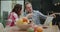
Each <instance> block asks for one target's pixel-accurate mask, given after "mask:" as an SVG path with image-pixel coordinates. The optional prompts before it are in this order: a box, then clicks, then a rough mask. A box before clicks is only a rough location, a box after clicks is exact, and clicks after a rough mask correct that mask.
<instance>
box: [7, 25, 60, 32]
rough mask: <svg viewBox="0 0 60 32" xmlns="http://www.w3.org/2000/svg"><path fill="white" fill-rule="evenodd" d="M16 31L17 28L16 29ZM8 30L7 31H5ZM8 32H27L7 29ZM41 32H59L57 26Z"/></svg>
mask: <svg viewBox="0 0 60 32" xmlns="http://www.w3.org/2000/svg"><path fill="white" fill-rule="evenodd" d="M16 29H17V28H16ZM7 30H8V29H7ZM9 30H10V31H8V32H27V31H17V30H16V31H15V30H12V29H11V28H10V29H9ZM43 32H60V31H59V29H58V26H56V25H53V26H52V27H50V26H48V28H46V29H43Z"/></svg>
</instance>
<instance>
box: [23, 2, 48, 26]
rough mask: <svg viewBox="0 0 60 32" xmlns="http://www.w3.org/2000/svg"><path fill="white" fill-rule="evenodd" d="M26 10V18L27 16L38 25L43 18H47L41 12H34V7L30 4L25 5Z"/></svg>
mask: <svg viewBox="0 0 60 32" xmlns="http://www.w3.org/2000/svg"><path fill="white" fill-rule="evenodd" d="M25 9H26V12H25V13H24V16H27V17H28V18H29V19H32V20H33V22H34V23H35V24H37V25H38V24H40V19H41V18H42V19H46V18H47V16H46V15H43V14H42V13H41V12H39V11H35V10H33V8H32V5H31V3H29V2H26V3H25Z"/></svg>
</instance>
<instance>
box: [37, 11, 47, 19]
mask: <svg viewBox="0 0 60 32" xmlns="http://www.w3.org/2000/svg"><path fill="white" fill-rule="evenodd" d="M37 12H38V14H39V17H40V18H42V19H46V18H47V16H46V15H44V14H42V13H41V12H39V11H37Z"/></svg>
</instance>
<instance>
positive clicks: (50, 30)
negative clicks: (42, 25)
mask: <svg viewBox="0 0 60 32" xmlns="http://www.w3.org/2000/svg"><path fill="white" fill-rule="evenodd" d="M43 32H60V31H59V29H58V26H56V25H54V26H52V27H48V28H46V29H44V30H43Z"/></svg>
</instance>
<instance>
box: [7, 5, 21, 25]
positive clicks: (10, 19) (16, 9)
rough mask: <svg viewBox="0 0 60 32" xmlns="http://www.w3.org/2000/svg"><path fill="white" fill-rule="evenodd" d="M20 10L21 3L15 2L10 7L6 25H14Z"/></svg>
mask: <svg viewBox="0 0 60 32" xmlns="http://www.w3.org/2000/svg"><path fill="white" fill-rule="evenodd" d="M21 11H22V5H20V4H16V5H15V6H14V8H13V9H12V12H11V13H10V14H9V15H8V21H7V26H14V25H15V21H16V20H17V19H18V18H19V16H20V15H21Z"/></svg>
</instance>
